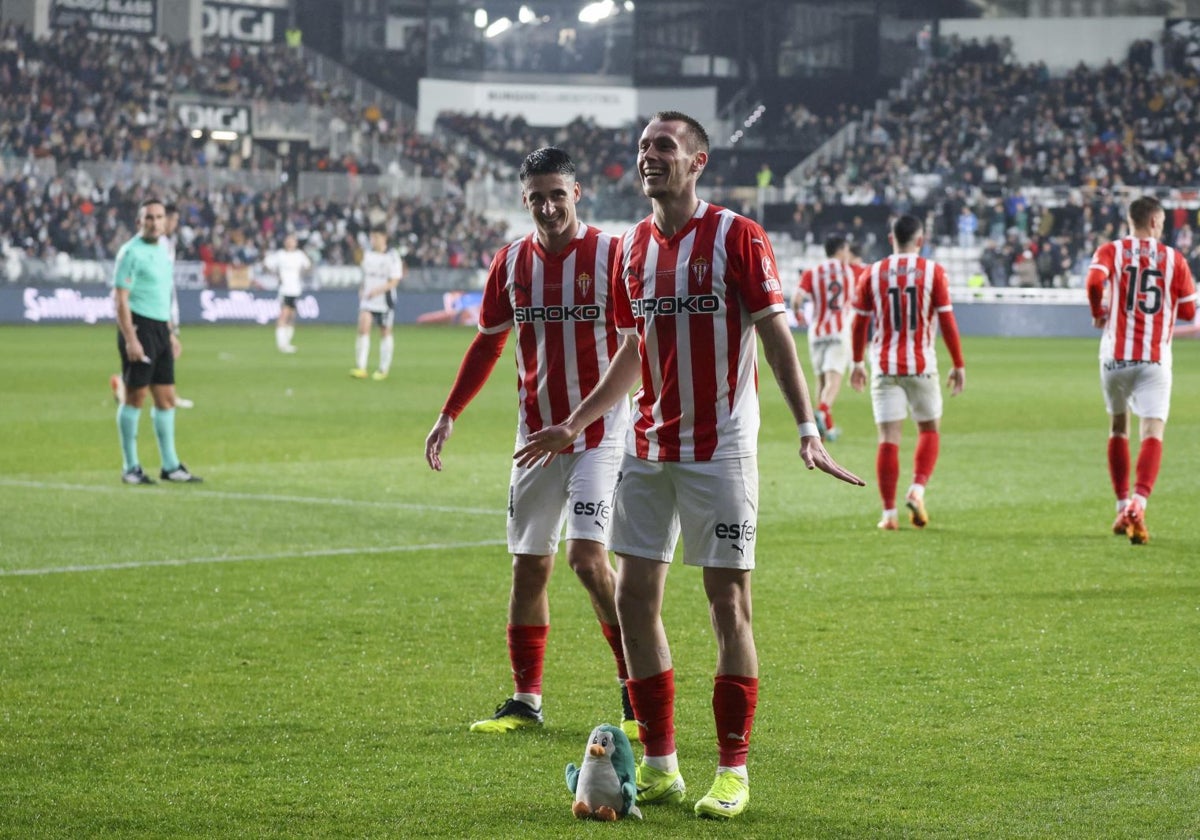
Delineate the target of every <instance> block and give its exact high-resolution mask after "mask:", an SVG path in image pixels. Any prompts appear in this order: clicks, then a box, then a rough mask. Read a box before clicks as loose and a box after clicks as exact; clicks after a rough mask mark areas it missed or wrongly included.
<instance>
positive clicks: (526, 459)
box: [513, 425, 578, 467]
mask: <svg viewBox="0 0 1200 840" xmlns="http://www.w3.org/2000/svg"><path fill="white" fill-rule="evenodd" d="M576 437H578V434H577V433H576V432H573V431H571V429H570V428H569V427H567V426H565V425H559V426H547V427H545V428H544V429H539V430H538V431H536V432H530V434H529V437H528V438H526V441H527V443H526V444H525V445H524V446H522V447H521V448H520V449H518V450H517V451H516V452H514V453H513V460H514V461H516V462H517V466H519V467H536V466H539V465H540V466H543V467H544V466H546V465H547V464H549V463H550V462H551V461H553V460H554V459H555V458H556V457H557V456H558V453H560V452H562V451H563V450H564V449H566V448H567V447H568V446H570V445H571V442H572V441H574V440H575V438H576Z"/></svg>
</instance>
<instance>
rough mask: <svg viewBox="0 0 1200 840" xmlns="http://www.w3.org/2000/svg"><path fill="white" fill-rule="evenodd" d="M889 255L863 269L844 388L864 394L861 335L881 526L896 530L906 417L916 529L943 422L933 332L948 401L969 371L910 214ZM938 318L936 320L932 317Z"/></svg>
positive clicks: (940, 274)
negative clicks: (944, 353) (944, 360)
mask: <svg viewBox="0 0 1200 840" xmlns="http://www.w3.org/2000/svg"><path fill="white" fill-rule="evenodd" d="M888 239H889V240H891V243H892V255H891V256H889V257H885V258H884V259H882V260H880V261H879V262H877V263H873V264H872V265H870V266H868V267H866V268H865V269H863V271H862V273H861V274H860V275H859V278H858V286H857V288H856V290H855V293H854V323H853V325H852V326H851V335H852V340H851V343H852V347H851V353H852V355H853V357H854V368H853V370H852V371H851V372H850V387H851V388H853V389H854V390H856V391H861V390H863V387H864V386H865V385H866V384H867V372H866V368H865V367H864V366H863V351H864V350H865V349H866V345H867V334H868V332H870V330H871V328H872V326H874V329H875V334H874V338H873V339H872V341H871V408H872V410H873V411H874V414H875V424H876V427H877V428H878V430H879V449H878V452H877V454H876V460H875V471H876V474H877V476H878V479H879V495H880V498H881V499H882V501H883V517H882V518H881V519H880V520H879V527H880V528H881V529H883V530H885V531H895V530H896V529H897V528H899V527H900V526H899V517H898V516H897V514H896V487H897V484H898V483H899V480H900V440H901V437H902V431H903V428H904V419H905V418H906V417H907V416H908V414H909V412H910V411H911V412H912V418H913V420H914V421H916V424H917V449H916V453H915V455H914V456H913V479H912V484H910V485H909V488H908V493H907V494H905V497H904V504H905V506H906V507H907V508H908V511H909V521H911V522H912V524H913V525H915V526H916V527H917V528H924V527H925V526H926V525H927V524H928V523H929V513H928V512H927V511H926V509H925V485H926V484H927V483H928V482H929V477H930V476H932V475H933V468H934V467H935V466H936V465H937V458H938V447H939V443H940V432H939V426H940V423H941V417H942V392H941V388H940V387H939V384H938V376H937V350H936V348H935V347H934V339H935V337H936V336H937V331H938V327H939V326H940V327H941V330H942V338H943V340H944V341H945V342H946V349H947V350H949V351H950V358H951V359H952V360H953V363H954V367H953V368H952V369H951V371H950V375H949V377H947V380H946V387H948V388H949V389H950V395H951V396H957V395H958V394H960V393H962V389H963V386H964V385H965V384H966V379H967V373H966V367H965V363H964V362H963V354H962V344H961V342H960V341H959V338H958V325H957V324H956V322H955V320H954V310H953V308H952V307H951V305H950V289H949V285H948V283H947V281H946V272H945V270H944V269H943V268H942V267H941V266H940V265H938V264H937V263H935V262H933V261H932V260H927V259H925V258H924V257H922V256H921V246H922V245H923V244H924V242H925V228H924V225H923V224H922V223H921V220H920V219H918V218H917V217H916V216H908V215H905V216H900V217H899V218H898V219H896V221H895V222H893V223H892V231H891V233H890V234H889V235H888ZM935 315H936V319H935V317H934V316H935Z"/></svg>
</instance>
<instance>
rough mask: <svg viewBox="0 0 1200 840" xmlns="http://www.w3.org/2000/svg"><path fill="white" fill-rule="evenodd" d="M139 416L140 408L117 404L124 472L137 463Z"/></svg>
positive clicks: (140, 413)
mask: <svg viewBox="0 0 1200 840" xmlns="http://www.w3.org/2000/svg"><path fill="white" fill-rule="evenodd" d="M141 416H142V410H141V409H140V408H134V407H133V406H129V405H124V404H122V405H119V406H117V432H118V434H119V435H120V437H121V458H122V460H123V461H124V462H125V467H124V471H125V472H129V471H130V470H131V469H133V468H134V467H136V466H137V465H138V450H137V432H138V418H139V417H141Z"/></svg>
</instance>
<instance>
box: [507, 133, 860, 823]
mask: <svg viewBox="0 0 1200 840" xmlns="http://www.w3.org/2000/svg"><path fill="white" fill-rule="evenodd" d="M708 149H709V143H708V135H707V133H706V132H705V130H704V128H703V127H702V126H701V125H700V123H698V122H697V121H696V120H695V119H693V118H692V117H690V116H687V115H686V114H682V113H680V112H678V111H663V112H660V113H658V114H656V115H655V116H654V117H653V118H652V119H651V120H650V122H649V124H648V125H647V126H646V128H645V130H644V131H643V132H642V135H641V138H640V140H639V143H638V157H637V167H638V174H639V176H640V177H641V183H642V191H643V192H644V193H645V194H646V196H647V197H649V198H650V202H651V208H652V213H651V215H650V216H648V217H647V218H646V219H644V220H642V221H641V222H639V223H638V224H637V225H635V226H634V227H632V228H630V229H629V230H628V231H627V232H626V233H625V234H624V235H623V236H622V239H621V251H620V254H619V256H618V261H617V263H616V265H615V266H614V273H613V296H614V298H615V313H616V319H617V327H618V329H619V330H620V332H621V333H622V334H623V336H624V340H623V343H622V345H621V349H620V350H618V351H617V354H616V356H615V357H614V359H613V361H612V364H611V365H610V366H609V372H608V374H607V375H606V376H605V377H604V379H603V380H602V381H601V382H600V384H599V385H597V386H596V389H595V390H594V391H592V393H591V395H590V396H588V398H587V399H585V400H584V401H583V402H582V403H580V404H579V406H578V408H576V409H575V411H574V412H572V413H571V415H570V416H569V417H568V418H565V420H563V421H559V423H558V425H555V426H550V427H547V428H545V429H543V430H542V431H540V432H536V433H534V434H531V435H530V436H529V444H528V445H527V446H526V447H524V448H523V449H522V450H519V451H518V452H517V463H518V464H519V465H528V466H533V465H536V464H539V463H544V464H546V465H547V466H549V467H552V466H553V465H554V461H555V455H556V453H558V452H559V451H561V450H562V449H563V448H564V447H567V446H570V445H571V442H572V441H574V440H575V439H576V438H577V437H578V436H579V435H580V434H581V433H583V432H584V430H585V429H587V428H588V427H589V424H590V423H592V422H593V421H594V420H595V419H596V418H597V417H600V416H602V415H603V413H604V412H605V411H607V410H609V407H610V406H612V405H613V404H615V403H621V402H623V400H624V399H625V395H626V394H628V393H629V389H630V388H632V387H633V386H634V385H636V384H638V382H639V380H640V385H641V387H640V389H639V390H638V392H637V394H636V396H635V402H636V406H635V410H634V413H633V424H632V427H631V431H630V433H629V434H628V435H627V438H626V450H625V456H624V458H623V459H622V461H621V473H620V475H619V477H618V480H617V487H616V491H615V492H614V494H613V533H612V548H613V551H615V552H616V554H617V558H618V570H619V571H618V575H617V611H618V614H619V616H620V620H621V634H622V637H623V640H624V644H625V655H626V659H627V662H628V665H629V680H628V682H627V686H628V688H629V697H630V700H631V701H632V704H633V711H634V714H635V715H636V719H637V723H638V737H639V739H640V740H641V743H642V745H643V747H644V748H645V754H644V756H643V759H642V761H641V763H640V764H639V765H638V768H637V787H638V802H639V803H643V804H652V803H677V802H680V801H682V800H683V797H684V795H685V785H684V781H683V777H682V776H681V775H680V772H679V760H678V757H677V755H676V751H675V671H674V667H673V664H672V661H671V653H670V646H669V645H668V642H667V635H666V630H665V628H664V626H663V621H662V601H663V591H664V588H665V584H666V579H667V571H668V569H669V568H670V564H671V560H672V558H673V556H674V554H675V546H676V543H677V542H678V540H679V537H680V534H681V533H682V537H683V549H684V550H683V562H684V564H685V565H688V566H699V567H701V568H702V569H703V581H704V591H705V594H706V596H707V598H708V603H709V614H710V616H711V621H712V627H713V630H714V632H715V634H716V637H717V673H716V677H715V679H714V684H713V692H712V706H713V717H714V722H715V724H716V735H717V744H718V761H717V774H716V779H715V780H714V782H713V785H712V787H711V788H710V790H709V792H708V794H707V795H706V796H704V797H702V798H701V799H700V800H699V801H698V802H697V803H696V805H695V811H696V813H697V814H699V815H700V816H705V817H715V818H731V817H736V816H737V815H739V814H741V813H742V812H743V811H744V810H745V808H746V805H747V803H748V802H749V798H750V787H749V779H748V776H747V773H746V757H747V754H748V751H749V745H750V733H751V729H752V728H753V725H754V712H755V707H756V705H757V701H758V656H757V653H756V649H755V645H754V633H753V629H752V625H751V597H750V577H751V571H752V570H753V569H754V565H755V561H754V546H755V535H756V532H757V528H758V523H757V518H758V459H757V446H758V442H757V439H758V426H759V407H758V380H757V374H758V364H757V352H756V351H757V344H756V341H755V334H756V333H757V335H758V337H759V338H761V339H762V343H763V348H764V352H765V355H766V359H767V363H768V364H769V365H770V367H771V370H772V372H773V373H774V375H775V380H776V382H777V384H778V385H779V388H780V390H781V391H782V393H783V396H784V400H785V401H786V403H787V405H788V407H789V409H790V410H791V413H792V416H793V418H794V419H795V421H796V423H797V426H798V432H799V438H800V446H799V448H800V456H801V458H802V459H803V461H804V464H805V466H807V467H808V468H809V469H814V468H819V469H821V470H823V471H825V472H828V473H830V474H832V475H834V476H836V477H838V478H840V479H842V480H843V481H847V482H849V483H852V484H857V485H860V486H861V485H862V483H863V482H862V480H861V479H859V478H858V477H857V476H855V475H854V474H853V473H850V472H849V471H847V470H845V469H843V468H842V467H840V466H838V464H837V463H836V462H834V460H833V459H832V458H830V457H829V453H828V452H826V451H825V447H824V446H823V445H822V443H821V439H820V436H819V435H818V433H817V425H816V423H815V422H814V419H813V410H812V404H811V403H810V401H809V396H808V387H807V384H806V383H805V380H804V373H803V372H802V370H801V368H800V362H799V359H798V358H797V356H796V343H795V341H794V340H793V338H792V334H791V331H790V330H789V329H788V325H787V320H786V312H787V303H786V302H785V301H784V298H783V286H782V284H781V283H780V280H779V274H778V271H777V269H776V266H775V254H774V252H773V251H772V249H771V243H770V242H769V241H768V239H767V235H766V234H765V233H764V232H763V229H762V228H761V227H760V226H759V225H758V224H757V223H755V222H754V221H752V220H750V219H747V218H745V217H744V216H740V215H738V214H737V213H734V212H732V211H731V210H727V209H725V208H722V207H718V206H716V205H713V204H709V203H708V202H705V201H701V200H700V199H699V197H698V196H697V194H696V181H697V179H698V178H699V177H700V174H701V173H702V172H703V171H704V167H705V164H706V163H707V162H708ZM535 472H536V471H535Z"/></svg>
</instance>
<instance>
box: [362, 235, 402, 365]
mask: <svg viewBox="0 0 1200 840" xmlns="http://www.w3.org/2000/svg"><path fill="white" fill-rule="evenodd" d="M362 273H363V279H362V287H361V288H360V289H359V304H358V338H357V339H355V342H354V368H353V369H352V370H351V371H350V375H351V376H353V377H354V378H355V379H366V378H367V359H369V358H370V357H371V323H372V322H374V323H375V324H376V325H377V326H378V327H379V367H378V368H376V370H375V372H374V373H373V374H371V378H372V379H374V380H375V381H377V382H378V381H380V380H383V379H387V378H388V371H389V370H391V367H392V354H393V353H394V352H395V349H396V339H395V336H393V335H392V324H393V323H394V322H395V319H396V287H397V286H399V285H400V280H401V279H402V278H403V277H404V263H403V261H401V259H400V255H399V254H398V253H396V252H395V251H394V250H390V249H389V248H388V243H387V231H385V230H382V229H379V228H376V229H375V230H372V231H371V247H370V249H369V250H368V251H367V252H366V253H365V254H363V258H362Z"/></svg>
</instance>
